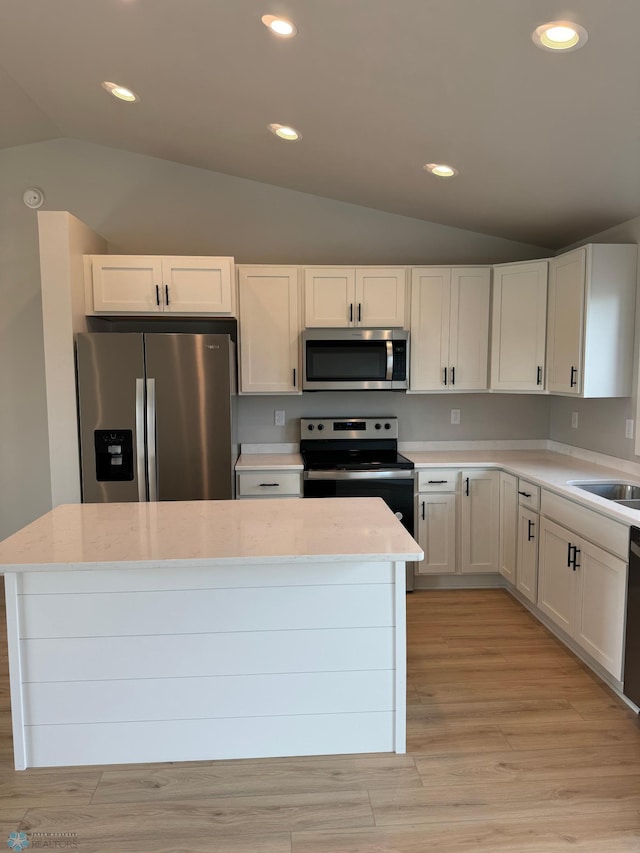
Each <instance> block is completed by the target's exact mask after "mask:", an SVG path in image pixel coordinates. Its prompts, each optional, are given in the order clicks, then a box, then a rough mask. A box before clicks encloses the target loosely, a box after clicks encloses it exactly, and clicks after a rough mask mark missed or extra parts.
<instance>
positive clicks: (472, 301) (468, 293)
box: [449, 269, 491, 391]
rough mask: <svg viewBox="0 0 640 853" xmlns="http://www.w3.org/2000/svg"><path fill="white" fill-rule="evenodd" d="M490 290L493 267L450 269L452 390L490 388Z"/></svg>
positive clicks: (450, 378)
mask: <svg viewBox="0 0 640 853" xmlns="http://www.w3.org/2000/svg"><path fill="white" fill-rule="evenodd" d="M490 291H491V270H489V269H475V270H474V269H453V270H452V271H451V337H450V340H449V369H450V373H449V389H450V390H451V391H478V390H483V389H486V388H487V387H488V382H487V375H488V366H489V365H488V357H489V300H490Z"/></svg>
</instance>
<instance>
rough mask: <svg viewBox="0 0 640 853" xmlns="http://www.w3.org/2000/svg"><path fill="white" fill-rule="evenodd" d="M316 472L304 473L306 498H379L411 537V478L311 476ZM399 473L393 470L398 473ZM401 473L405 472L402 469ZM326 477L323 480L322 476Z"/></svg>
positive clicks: (360, 475) (323, 474)
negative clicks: (315, 477) (314, 477)
mask: <svg viewBox="0 0 640 853" xmlns="http://www.w3.org/2000/svg"><path fill="white" fill-rule="evenodd" d="M314 473H315V472H313V471H311V472H305V479H304V487H303V494H304V497H305V498H382V499H383V500H384V502H385V503H386V504H387V506H388V507H389V508H390V509H391V510H392V512H394V513H395V514H396V516H397V517H398V518H399V519H400V521H401V522H402V524H403V525H404V526H405V527H406V529H407V530H408V531H409V533H410V534H411V535H412V536H413V493H414V487H413V477H412V476H411V475H408V476H406V477H405V476H402V475H401V476H400V477H398V476H393V477H376V476H373V477H364V478H363V477H362V474H360V473H359V475H358V476H356V477H355V478H352V477H349V476H348V472H345V473H347V476H345V477H341V476H339V475H337V476H336V477H335V478H329V474H328V472H324V471H323V472H322V476H321V478H318V479H312V478H313V475H314ZM398 473H400V472H394V475H397V474H398ZM402 473H404V472H402ZM325 478H326V479H325Z"/></svg>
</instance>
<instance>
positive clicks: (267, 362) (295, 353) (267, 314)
mask: <svg viewBox="0 0 640 853" xmlns="http://www.w3.org/2000/svg"><path fill="white" fill-rule="evenodd" d="M238 293H239V302H240V324H239V333H240V335H239V336H240V368H239V370H240V392H241V393H242V394H299V393H301V390H300V385H301V383H300V369H299V367H300V366H299V347H298V341H299V337H300V300H299V276H298V268H297V267H271V266H267V267H254V266H240V267H238Z"/></svg>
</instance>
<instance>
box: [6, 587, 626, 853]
mask: <svg viewBox="0 0 640 853" xmlns="http://www.w3.org/2000/svg"><path fill="white" fill-rule="evenodd" d="M407 608H408V669H409V678H408V753H407V755H399V756H396V755H358V756H338V757H320V758H293V759H279V760H275V759H268V760H256V761H221V762H194V763H189V764H154V765H130V766H114V767H109V768H106V769H105V768H102V767H83V768H77V769H76V768H56V769H36V770H27V771H24V772H22V773H16V772H15V771H14V770H13V769H12V768H13V763H12V753H11V733H10V717H9V691H8V677H7V654H6V646H5V645H3V646H2V649H1V650H0V713H1V718H0V847H4V844H5V839H6V838H7V836H8V834H9V832H12V831H16V830H18V829H22V830H25V831H27V832H29V833H37V832H40V833H75V839H74V840H75V841H76V843H77V848H76V849H78V850H79V851H81V853H426V851H434V852H435V853H454V851H455V853H466V851H469V853H506V851H525V853H560V851H581V853H584V851H593V853H616V851H635V853H637V851H640V726H639V723H638V720H637V717H636V716H635V715H634V714H633V713H632V712H631V711H630V710H628V709H627V708H626V706H625V705H624V704H623V703H622V702H621V701H620V700H619V699H618V698H617V697H616V696H615V695H614V694H613V693H612V692H611V691H609V690H608V688H606V687H605V686H604V685H603V683H602V682H601V681H600V680H599V679H598V678H596V676H595V675H593V674H592V673H591V672H590V670H588V669H587V668H586V667H584V666H583V665H582V664H581V663H580V662H579V661H578V660H577V659H576V658H575V657H574V656H573V655H572V654H571V653H570V652H569V651H567V650H566V649H565V648H564V647H563V646H562V645H561V644H560V643H559V642H558V641H557V640H556V639H555V638H554V637H553V636H552V635H551V634H549V632H548V631H547V630H546V629H545V628H544V627H543V626H542V625H540V624H539V623H538V622H537V621H536V620H535V619H534V618H533V617H532V616H531V615H530V614H529V613H528V612H527V611H526V610H525V609H524V608H523V607H521V606H520V604H518V603H517V602H516V601H514V600H513V599H512V598H511V597H510V596H509V595H508V593H506V592H503V591H500V590H481V591H472V590H455V591H433V592H415V593H413V594H412V595H409V596H408V597H407ZM3 612H4V611H3ZM4 634H5V632H4V628H3V630H2V643H3V644H4ZM32 838H34V841H33V843H32V847H31V848H30V849H33V850H35V849H37V848H36V846H35V842H36V840H37V839H35V837H34V836H32ZM62 838H64V836H58V839H62ZM49 841H50V839H49ZM39 844H40V846H42V847H44V846H45V839H43V840H41V841H39ZM50 847H51V845H50ZM58 849H60V848H58Z"/></svg>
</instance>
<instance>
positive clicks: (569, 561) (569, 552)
mask: <svg viewBox="0 0 640 853" xmlns="http://www.w3.org/2000/svg"><path fill="white" fill-rule="evenodd" d="M572 547H573V546H572V545H571V542H568V543H567V568H568V569H570V568H571V549H572Z"/></svg>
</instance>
